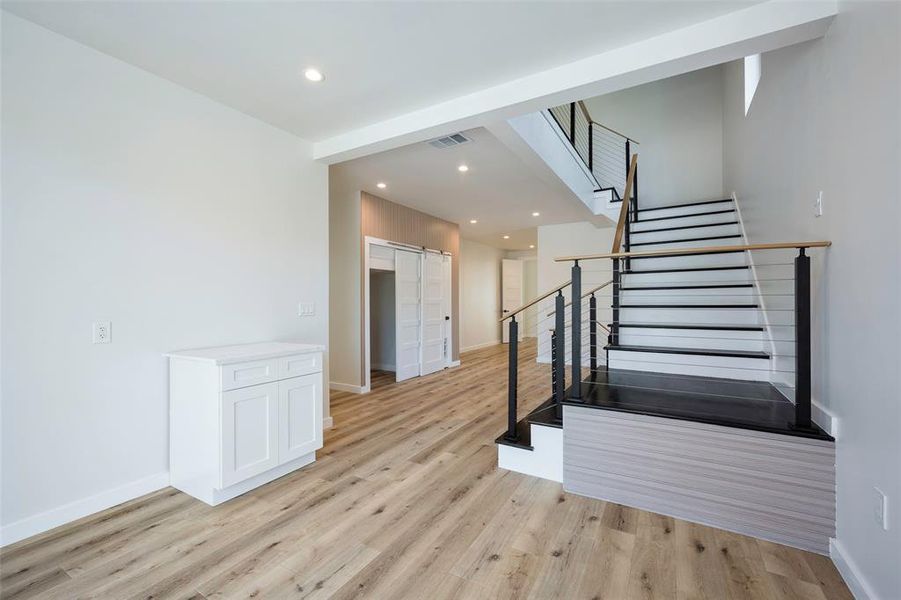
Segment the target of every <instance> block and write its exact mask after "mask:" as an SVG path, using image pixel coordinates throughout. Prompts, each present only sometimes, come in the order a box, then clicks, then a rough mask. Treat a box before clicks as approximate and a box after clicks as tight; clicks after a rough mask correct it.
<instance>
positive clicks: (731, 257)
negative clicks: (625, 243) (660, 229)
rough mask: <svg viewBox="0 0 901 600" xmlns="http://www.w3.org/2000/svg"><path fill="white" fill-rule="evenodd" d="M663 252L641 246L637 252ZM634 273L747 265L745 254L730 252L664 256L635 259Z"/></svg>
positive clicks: (633, 262)
mask: <svg viewBox="0 0 901 600" xmlns="http://www.w3.org/2000/svg"><path fill="white" fill-rule="evenodd" d="M653 249H657V250H662V248H655V247H653V246H652V247H650V248H644V247H642V246H639V247H638V248H637V249H636V250H635V251H636V252H639V251H642V250H653ZM631 263H632V267H631V269H632V270H633V271H641V270H642V269H688V268H696V267H737V266H743V265H746V264H747V259H746V257H745V253H744V252H728V253H723V254H696V255H692V254H689V255H684V256H663V257H659V258H658V257H649V258H640V259H633V260H632V261H631Z"/></svg>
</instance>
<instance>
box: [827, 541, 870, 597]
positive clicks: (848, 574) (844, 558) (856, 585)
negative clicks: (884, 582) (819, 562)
mask: <svg viewBox="0 0 901 600" xmlns="http://www.w3.org/2000/svg"><path fill="white" fill-rule="evenodd" d="M829 558H831V559H832V563H833V564H834V565H835V568H836V569H838V572H839V575H841V576H842V579H844V580H845V583H846V584H847V585H848V589H849V590H851V593H852V594H853V595H854V598H855V599H856V600H877V598H878V596H877V595H876V594H875V593H874V592H873V588H871V587H870V585H869V584H868V583H867V582H866V579H864V578H863V576H862V575H861V574H860V569H859V568H858V567H857V565H856V564H855V563H854V561H853V560H851V557H850V556H848V553H847V552H846V551H845V547H844V546H842V544H841V542H839V541H838V540H837V539H836V538H830V539H829Z"/></svg>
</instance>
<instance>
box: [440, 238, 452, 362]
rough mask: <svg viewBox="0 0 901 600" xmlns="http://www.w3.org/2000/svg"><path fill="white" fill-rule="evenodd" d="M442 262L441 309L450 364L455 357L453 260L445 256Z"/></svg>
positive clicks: (447, 357) (447, 359) (446, 350)
mask: <svg viewBox="0 0 901 600" xmlns="http://www.w3.org/2000/svg"><path fill="white" fill-rule="evenodd" d="M442 259H443V263H442V269H441V271H442V277H441V304H442V308H441V311H442V313H444V365H445V366H448V367H449V366H450V364H451V359H452V358H453V347H454V346H453V344H454V326H453V324H454V320H453V315H451V310H453V305H452V303H451V294H452V292H451V290H452V289H453V286H452V284H451V260H452V258H451V257H450V256H447V255H445V256H443V257H442Z"/></svg>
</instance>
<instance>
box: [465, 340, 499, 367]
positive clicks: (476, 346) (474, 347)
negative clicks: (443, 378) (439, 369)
mask: <svg viewBox="0 0 901 600" xmlns="http://www.w3.org/2000/svg"><path fill="white" fill-rule="evenodd" d="M500 343H501V340H500V338H498V339H496V340H491V341H488V342H482V343H481V344H473V345H472V346H466V347H465V348H460V352H461V353H463V352H470V351H472V350H481V349H482V348H487V347H488V346H497V345H498V344H500ZM457 362H458V363H459V361H457Z"/></svg>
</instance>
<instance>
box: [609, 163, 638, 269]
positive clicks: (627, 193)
mask: <svg viewBox="0 0 901 600" xmlns="http://www.w3.org/2000/svg"><path fill="white" fill-rule="evenodd" d="M637 168H638V155H637V154H633V155H632V160H631V161H630V162H629V176H628V177H626V187H625V189H624V190H623V200H622V202H623V203H622V204H621V205H620V207H619V219H617V221H616V232H615V233H614V234H613V248H611V250H610V251H611V252H617V253H618V252H619V249H620V247H621V245H622V242H623V232H624V231H625V229H626V219H627V218H628V216H629V204H630V203H631V198H632V186H633V185H634V184H635V169H637Z"/></svg>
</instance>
